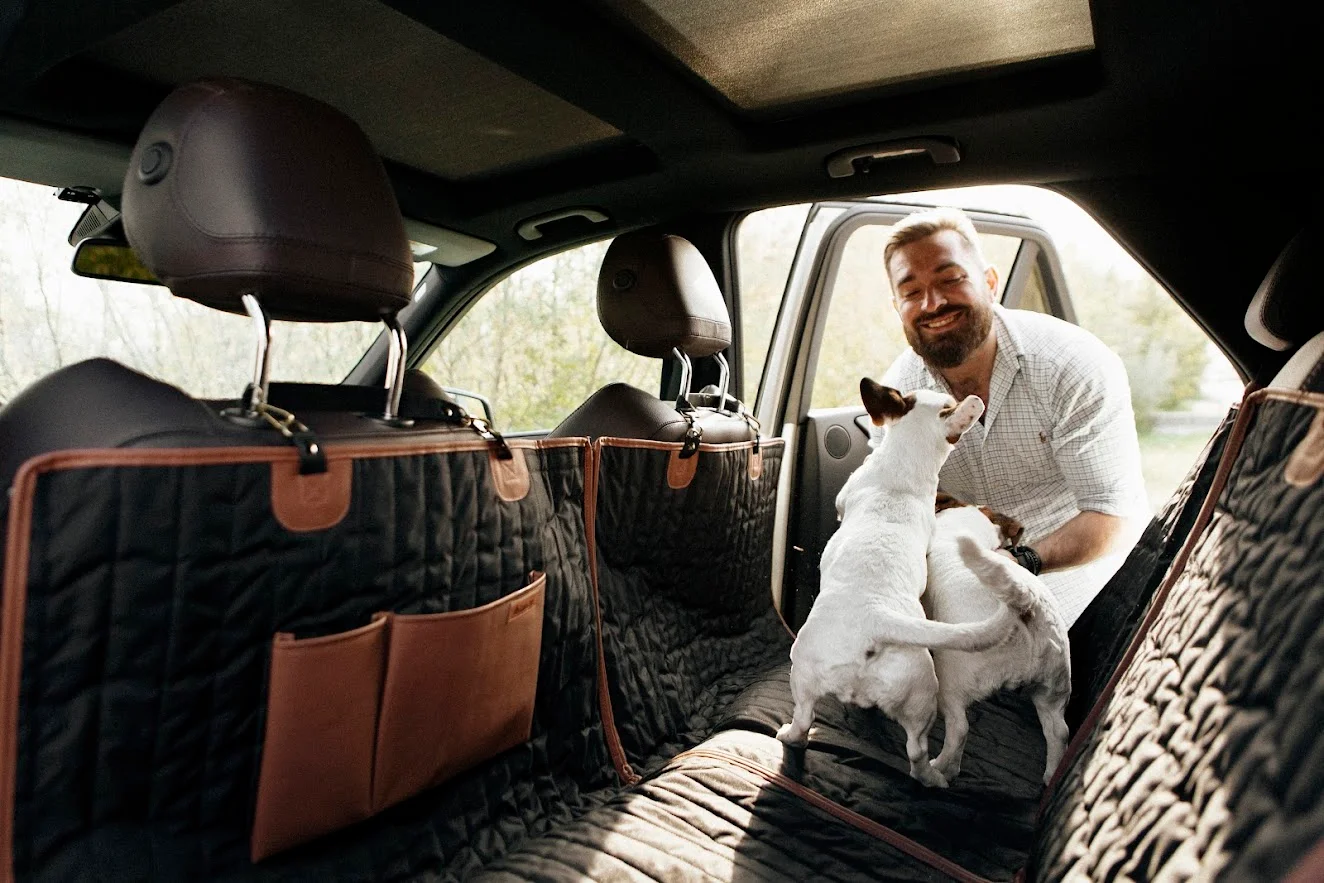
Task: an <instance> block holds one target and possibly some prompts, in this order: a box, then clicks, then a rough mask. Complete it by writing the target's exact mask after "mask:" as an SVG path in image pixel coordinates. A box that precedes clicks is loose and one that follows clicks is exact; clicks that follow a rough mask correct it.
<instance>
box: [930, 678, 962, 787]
mask: <svg viewBox="0 0 1324 883" xmlns="http://www.w3.org/2000/svg"><path fill="white" fill-rule="evenodd" d="M938 702H939V704H940V705H941V706H942V725H943V728H944V730H946V734H945V735H944V737H943V740H942V752H941V753H940V754H939V755H938V756H937V757H936V758H934V760H933V768H934V769H936V770H937V771H938V772H940V773H942V776H943V778H944V779H946V780H947V781H948V782H949V783H950V782H951V781H952V779H955V778H956V776H957V774H958V773H960V772H961V755H963V754H964V753H965V737H966V735H967V734H969V732H970V722H969V720H967V719H966V716H965V703H964V702H962V701H961V700H960V699H957V698H953V697H951V696H947V695H943V696H940V697H939V699H938Z"/></svg>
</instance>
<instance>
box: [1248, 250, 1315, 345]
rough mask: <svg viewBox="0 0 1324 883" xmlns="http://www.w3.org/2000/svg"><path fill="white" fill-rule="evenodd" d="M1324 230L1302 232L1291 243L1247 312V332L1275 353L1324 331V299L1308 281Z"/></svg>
mask: <svg viewBox="0 0 1324 883" xmlns="http://www.w3.org/2000/svg"><path fill="white" fill-rule="evenodd" d="M1321 238H1324V237H1321V235H1320V230H1319V228H1318V227H1311V228H1307V229H1305V230H1302V231H1301V232H1300V233H1298V234H1297V235H1296V236H1294V237H1293V238H1292V241H1291V242H1289V243H1287V247H1286V248H1284V249H1283V251H1282V254H1280V255H1278V260H1276V261H1274V262H1273V266H1272V267H1270V268H1269V273H1268V275H1267V276H1265V277H1264V281H1263V282H1261V283H1260V287H1259V289H1258V290H1257V291H1256V292H1255V297H1254V298H1252V299H1251V302H1250V307H1249V308H1248V309H1247V310H1246V332H1247V333H1248V334H1250V336H1251V337H1252V338H1254V339H1255V340H1256V341H1257V342H1258V343H1262V344H1264V345H1265V346H1267V347H1269V349H1273V350H1279V351H1283V350H1290V349H1294V348H1296V347H1297V346H1298V345H1299V344H1301V343H1304V342H1305V341H1307V340H1309V339H1310V338H1312V337H1314V336H1315V334H1316V333H1317V332H1319V331H1321V330H1324V299H1321V298H1320V296H1319V294H1318V292H1317V291H1316V290H1315V285H1314V280H1313V279H1310V278H1307V273H1309V272H1310V271H1311V267H1310V266H1309V262H1310V261H1311V259H1312V258H1314V257H1315V256H1317V255H1318V254H1319V250H1320V246H1321V245H1322V244H1324V243H1321Z"/></svg>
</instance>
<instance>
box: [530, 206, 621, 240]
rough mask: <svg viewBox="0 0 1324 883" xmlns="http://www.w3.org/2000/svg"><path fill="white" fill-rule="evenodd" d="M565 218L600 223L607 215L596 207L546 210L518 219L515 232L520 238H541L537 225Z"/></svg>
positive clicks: (540, 225)
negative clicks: (523, 219) (543, 213)
mask: <svg viewBox="0 0 1324 883" xmlns="http://www.w3.org/2000/svg"><path fill="white" fill-rule="evenodd" d="M566 218H584V219H586V220H587V221H589V222H590V223H593V224H601V223H602V222H603V221H605V220H607V216H606V215H605V214H603V213H602V212H600V211H598V210H597V209H592V208H568V209H565V210H563V211H559V212H548V213H547V214H545V215H534V216H533V217H532V218H529V219H528V220H525V221H520V224H519V226H518V227H516V228H515V232H516V233H518V234H519V235H520V238H521V239H527V240H528V241H529V242H532V241H533V240H535V239H542V231H541V230H539V229H538V228H539V227H542V226H544V225H546V224H550V223H552V222H553V221H562V220H565V219H566Z"/></svg>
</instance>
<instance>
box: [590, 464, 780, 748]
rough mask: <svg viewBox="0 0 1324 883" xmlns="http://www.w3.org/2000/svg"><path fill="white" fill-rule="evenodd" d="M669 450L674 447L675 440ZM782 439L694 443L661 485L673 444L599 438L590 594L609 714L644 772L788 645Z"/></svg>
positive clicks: (694, 735) (687, 742) (702, 728)
mask: <svg viewBox="0 0 1324 883" xmlns="http://www.w3.org/2000/svg"><path fill="white" fill-rule="evenodd" d="M676 447H677V448H679V445H677V446H676ZM782 447H783V445H782V443H781V442H780V441H779V440H778V441H773V442H767V441H765V442H763V445H762V450H763V477H762V478H761V479H759V480H757V481H753V480H751V479H750V478H749V474H748V468H749V457H750V449H749V447H748V446H744V447H738V448H733V449H727V450H703V451H701V452H700V453H699V454H698V457H699V465H698V469H697V472H696V474H695V476H694V479H693V481H692V482H691V483H690V485H689V486H688V487H686V488H684V489H681V490H672V489H671V488H669V487H668V486H667V478H666V475H667V463H668V460H669V458H670V452H669V451H666V450H653V449H641V448H628V447H615V446H612V445H610V444H604V445H603V446H602V457H601V466H600V472H599V475H600V484H599V487H598V508H597V549H598V593H599V598H600V602H601V605H602V626H603V639H604V645H605V650H606V662H607V678H608V683H609V684H610V686H611V700H612V708H613V711H614V713H615V718H616V725H617V729H618V731H619V732H620V736H621V742H622V745H623V746H624V748H625V753H626V757H627V758H628V759H629V761H630V763H631V764H632V765H633V766H634V767H635V769H636V770H637V771H646V770H651V769H654V768H656V767H657V766H659V765H660V764H661V763H663V762H665V761H666V760H668V759H669V758H671V757H673V756H674V755H676V754H677V753H679V752H680V751H683V750H685V749H686V748H689V747H691V746H693V745H695V744H697V743H698V742H700V741H702V740H703V739H704V738H705V737H706V736H708V735H709V734H710V733H711V732H712V731H713V729H714V726H715V724H716V723H717V721H718V719H719V718H720V717H721V716H722V715H723V714H724V709H725V708H726V707H727V706H728V705H729V704H730V702H731V701H732V700H733V699H734V698H735V697H736V695H737V694H739V692H740V691H741V690H742V689H744V687H745V686H746V685H748V684H749V683H750V682H752V681H753V680H754V679H755V678H757V677H758V676H759V675H761V674H763V673H764V672H766V671H767V670H768V669H769V668H771V667H772V666H774V665H776V664H777V663H779V662H781V661H782V660H785V659H786V658H787V655H788V654H789V653H790V646H791V639H790V636H789V635H788V634H787V632H786V630H785V629H784V628H783V627H782V625H781V622H780V621H779V620H778V619H777V614H776V611H775V610H774V609H773V608H772V601H771V591H770V575H771V567H772V530H773V516H774V507H775V504H776V498H777V473H778V470H779V468H780V464H781V456H782Z"/></svg>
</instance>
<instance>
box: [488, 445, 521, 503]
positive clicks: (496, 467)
mask: <svg viewBox="0 0 1324 883" xmlns="http://www.w3.org/2000/svg"><path fill="white" fill-rule="evenodd" d="M487 462H488V465H489V466H490V467H491V469H492V484H493V485H494V486H495V487H496V495H497V496H498V497H499V498H501V499H502V500H505V501H506V502H507V503H518V502H519V501H520V500H522V499H524V498H525V497H527V496H528V495H529V464H528V462H527V461H525V459H524V451H523V450H520V449H519V448H512V449H511V451H510V459H509V460H502V459H501V458H500V457H498V456H497V452H496V451H495V450H494V449H491V448H489V449H488V451H487Z"/></svg>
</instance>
